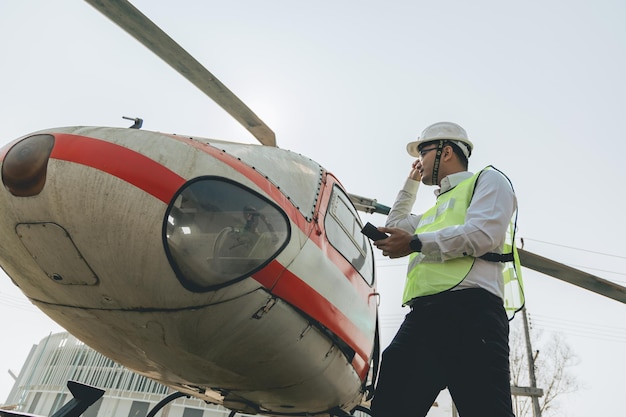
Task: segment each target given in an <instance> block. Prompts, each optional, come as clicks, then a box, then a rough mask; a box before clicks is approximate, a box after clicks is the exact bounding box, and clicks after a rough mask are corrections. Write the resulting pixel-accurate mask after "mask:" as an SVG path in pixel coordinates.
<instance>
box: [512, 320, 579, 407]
mask: <svg viewBox="0 0 626 417" xmlns="http://www.w3.org/2000/svg"><path fill="white" fill-rule="evenodd" d="M509 339H510V342H509V345H510V349H511V353H510V361H511V385H515V386H520V387H521V386H529V385H530V383H529V380H530V378H529V375H528V359H527V357H526V340H525V338H524V329H523V323H522V320H519V319H518V320H513V321H512V322H511V334H510V338H509ZM531 343H532V347H533V353H534V361H535V377H536V380H537V388H541V389H543V396H541V397H539V408H540V410H541V415H542V417H549V416H557V415H558V408H559V407H558V397H559V396H561V395H563V394H569V393H573V392H576V391H577V390H578V388H579V386H578V381H577V380H576V377H575V376H574V375H573V374H572V373H571V372H570V370H571V369H570V368H572V367H573V366H575V365H577V364H578V363H579V360H578V357H577V356H576V354H575V353H574V352H573V351H572V349H571V348H570V346H569V345H568V344H567V343H566V342H565V340H564V339H563V337H562V336H561V335H559V334H556V333H552V334H550V335H549V337H544V335H543V334H542V332H536V333H535V334H531ZM513 407H514V411H515V415H516V416H517V417H531V416H532V399H531V398H530V397H522V396H516V397H514V398H513Z"/></svg>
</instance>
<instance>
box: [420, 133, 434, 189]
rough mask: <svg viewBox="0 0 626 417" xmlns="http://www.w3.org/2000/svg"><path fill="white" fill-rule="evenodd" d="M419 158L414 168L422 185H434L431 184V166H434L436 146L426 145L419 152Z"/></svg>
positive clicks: (432, 144)
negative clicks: (420, 178)
mask: <svg viewBox="0 0 626 417" xmlns="http://www.w3.org/2000/svg"><path fill="white" fill-rule="evenodd" d="M419 153H420V156H419V157H418V158H417V165H416V168H417V169H418V171H419V173H420V175H421V177H422V183H423V184H424V185H436V184H433V183H432V182H433V178H432V175H433V166H434V164H435V157H436V155H437V144H435V143H426V144H424V146H423V147H422V148H421V149H420V150H419Z"/></svg>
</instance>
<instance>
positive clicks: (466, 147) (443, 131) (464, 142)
mask: <svg viewBox="0 0 626 417" xmlns="http://www.w3.org/2000/svg"><path fill="white" fill-rule="evenodd" d="M439 140H446V141H450V142H452V143H454V144H455V145H457V146H458V147H459V148H460V149H461V151H463V154H464V155H465V157H466V158H469V156H470V155H471V154H472V149H474V144H473V143H472V142H471V141H470V140H469V139H468V138H467V132H466V131H465V129H463V128H462V127H461V126H459V125H457V124H456V123H452V122H438V123H435V124H432V125H430V126H428V127H427V128H426V129H424V131H423V132H422V134H421V135H420V136H419V137H418V138H417V140H416V141H415V142H410V143H409V144H408V145H406V150H407V151H408V152H409V155H411V156H414V157H418V156H419V155H420V154H419V150H418V148H419V146H420V145H421V144H422V143H426V142H434V141H439Z"/></svg>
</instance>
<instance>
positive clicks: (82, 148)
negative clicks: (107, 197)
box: [50, 133, 186, 204]
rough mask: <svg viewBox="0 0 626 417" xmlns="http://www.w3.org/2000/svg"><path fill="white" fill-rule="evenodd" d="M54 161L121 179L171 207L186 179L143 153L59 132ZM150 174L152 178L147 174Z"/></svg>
mask: <svg viewBox="0 0 626 417" xmlns="http://www.w3.org/2000/svg"><path fill="white" fill-rule="evenodd" d="M54 137H55V143H54V148H53V149H52V153H51V154H50V157H51V158H54V159H59V160H63V161H68V162H75V163H77V164H82V165H86V166H89V167H92V168H95V169H98V170H100V171H103V172H106V173H108V174H111V175H113V176H115V177H117V178H120V179H122V180H124V181H126V182H128V183H129V184H132V185H134V186H135V187H137V188H140V189H142V190H144V191H145V192H146V193H148V194H150V195H152V196H154V197H156V198H158V199H159V200H161V201H163V202H164V203H165V204H169V203H170V201H171V199H172V197H173V196H174V193H176V191H177V190H178V189H179V188H180V187H181V186H182V185H183V184H184V183H185V181H186V180H185V178H183V177H181V176H180V175H178V174H176V173H175V172H173V171H171V170H169V169H167V168H166V167H164V166H163V165H161V164H159V163H158V162H156V161H154V160H153V159H150V158H148V157H146V156H144V155H142V154H140V153H139V152H135V151H133V150H131V149H128V148H125V147H123V146H120V145H116V144H114V143H110V142H105V141H103V140H98V139H92V138H88V137H85V136H77V135H69V134H62V133H57V134H55V135H54ZM146 173H149V175H146Z"/></svg>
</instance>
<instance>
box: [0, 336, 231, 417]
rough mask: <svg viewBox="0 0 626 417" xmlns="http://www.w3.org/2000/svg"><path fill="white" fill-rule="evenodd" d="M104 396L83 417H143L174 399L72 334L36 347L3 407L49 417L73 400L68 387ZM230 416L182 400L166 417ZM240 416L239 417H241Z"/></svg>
mask: <svg viewBox="0 0 626 417" xmlns="http://www.w3.org/2000/svg"><path fill="white" fill-rule="evenodd" d="M69 380H72V381H77V382H80V383H83V384H87V385H91V386H95V387H98V388H100V389H102V390H105V394H104V396H103V397H102V398H100V399H99V400H98V401H97V402H96V403H95V404H94V405H92V406H91V407H90V408H89V409H88V410H87V411H86V412H85V413H84V414H83V416H84V417H145V416H146V414H147V413H148V412H149V411H150V410H151V409H152V407H154V406H155V405H156V404H157V403H158V402H159V401H161V400H162V399H163V398H165V397H166V396H167V395H169V394H170V393H171V390H170V389H169V388H168V387H165V386H163V385H161V384H158V383H156V382H154V381H152V380H150V379H148V378H146V377H143V376H140V375H137V374H136V373H134V372H132V371H130V370H128V369H126V368H124V367H122V366H121V365H119V364H117V363H115V362H113V361H112V360H110V359H108V358H106V357H104V356H103V355H101V354H100V353H98V352H96V351H94V350H93V349H91V348H89V347H88V346H86V345H85V344H84V343H82V342H81V341H79V340H78V339H76V338H75V337H73V336H72V335H70V334H69V333H56V334H52V335H50V336H48V337H46V338H44V339H42V340H41V342H40V343H39V344H38V345H35V346H33V348H32V349H31V352H30V354H29V355H28V357H27V359H26V362H25V363H24V365H23V366H22V370H21V371H20V374H19V376H18V377H17V380H16V382H15V385H14V386H13V389H12V390H11V392H10V394H9V397H8V398H7V399H6V401H5V407H10V408H12V409H14V410H15V411H20V412H24V413H30V414H37V415H42V416H50V415H52V414H53V413H54V412H55V411H57V410H58V409H59V408H61V407H62V406H63V405H65V404H66V403H67V402H68V401H70V400H71V399H72V398H73V397H72V394H70V392H69V390H68V389H67V381H69ZM228 414H229V410H226V409H225V408H223V407H221V406H218V405H213V404H206V403H204V402H202V401H200V400H196V399H190V398H186V397H183V398H178V399H177V400H175V401H173V402H172V403H170V404H169V405H167V406H166V407H165V408H163V409H162V410H161V411H160V415H161V416H163V417H226V416H228ZM238 416H239V414H238Z"/></svg>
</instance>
